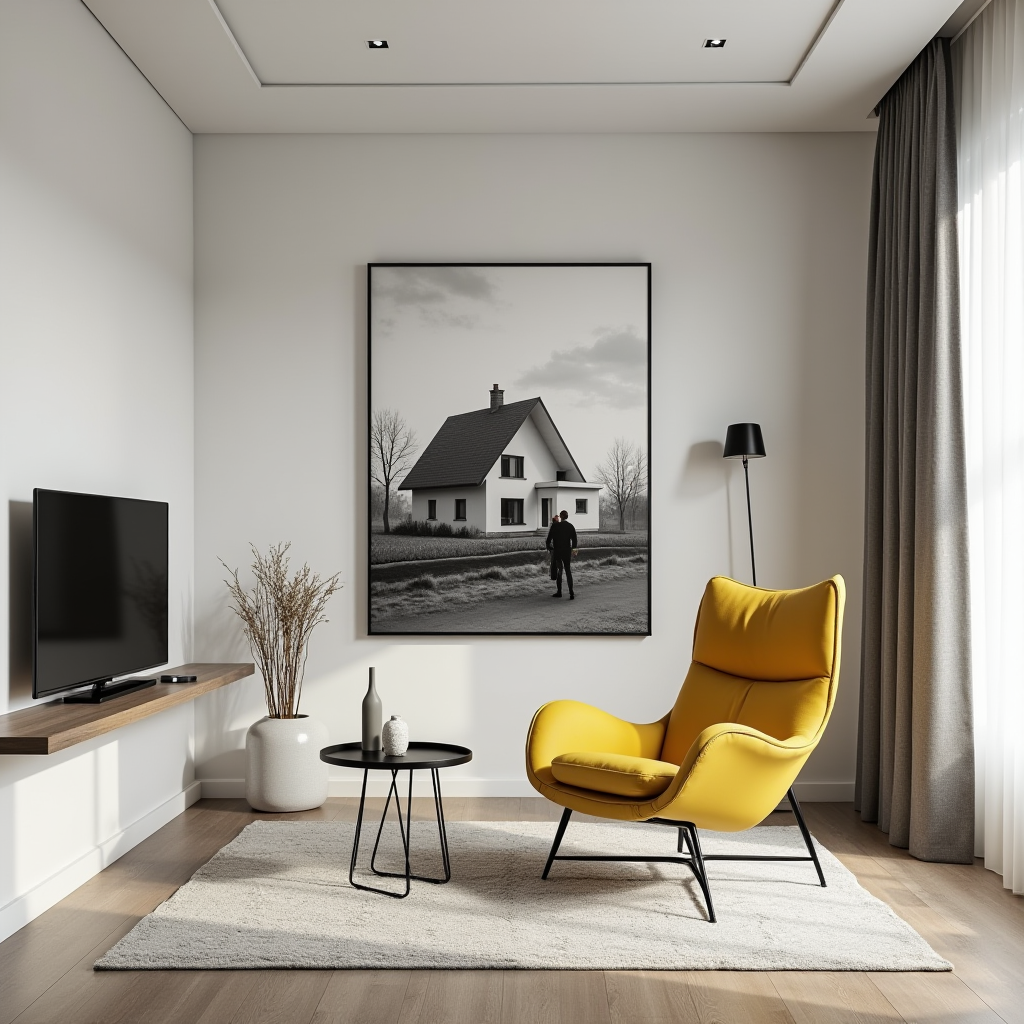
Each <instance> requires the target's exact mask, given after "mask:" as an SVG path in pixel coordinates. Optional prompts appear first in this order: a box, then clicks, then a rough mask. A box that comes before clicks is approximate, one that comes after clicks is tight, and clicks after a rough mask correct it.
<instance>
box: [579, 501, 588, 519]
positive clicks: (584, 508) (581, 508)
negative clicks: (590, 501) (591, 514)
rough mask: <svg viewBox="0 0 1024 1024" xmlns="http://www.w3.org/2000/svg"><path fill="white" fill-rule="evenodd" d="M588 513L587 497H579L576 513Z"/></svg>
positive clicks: (580, 514) (583, 514)
mask: <svg viewBox="0 0 1024 1024" xmlns="http://www.w3.org/2000/svg"><path fill="white" fill-rule="evenodd" d="M586 514H587V499H586V498H577V499H576V515H578V516H585V515H586Z"/></svg>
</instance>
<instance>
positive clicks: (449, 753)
mask: <svg viewBox="0 0 1024 1024" xmlns="http://www.w3.org/2000/svg"><path fill="white" fill-rule="evenodd" d="M320 760H321V761H326V762H327V763H328V764H337V765H341V766H342V767H343V768H388V769H390V770H392V771H395V770H404V769H407V768H450V767H451V766H452V765H455V764H465V763H466V762H467V761H472V760H473V751H472V750H470V749H469V747H460V746H459V745H458V744H457V743H424V742H421V741H420V740H413V742H412V743H410V744H409V749H408V750H407V751H406V752H405V753H404V754H402V755H401V756H399V757H388V756H387V755H386V754H385V753H384V751H383V750H363V746H362V743H360V742H359V741H356V742H355V743H336V744H335V745H334V746H333V747H324V748H323V750H321V751H320Z"/></svg>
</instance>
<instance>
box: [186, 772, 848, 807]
mask: <svg viewBox="0 0 1024 1024" xmlns="http://www.w3.org/2000/svg"><path fill="white" fill-rule="evenodd" d="M374 774H377V773H374ZM202 783H203V797H204V798H206V799H221V800H224V799H237V798H244V797H245V779H203V780H202ZM362 785H363V779H362V776H361V775H358V774H357V773H355V772H352V773H350V774H349V775H347V776H344V777H338V778H333V777H332V778H331V780H330V782H329V783H328V785H327V795H328V796H359V791H360V789H361V788H362ZM404 785H408V781H406V782H405V783H404ZM441 788H442V790H443V791H444V795H445V796H451V797H457V796H485V797H486V796H537V795H538V793H537V791H536V790H535V789H534V788H533V786H531V785H530V784H529V782H527V781H526V779H472V778H468V779H467V778H451V779H448V778H445V777H444V775H443V774H442V776H441ZM794 788H795V789H796V795H797V799H798V800H800V801H801V802H803V803H824V802H826V801H836V802H846V803H848V802H849V801H851V800H852V799H853V783H852V782H797V783H796V784H795V786H794ZM387 791H388V780H386V779H385V778H384V777H383V774H381V777H380V778H374V777H373V776H371V777H370V781H369V783H368V784H367V787H366V792H367V795H368V796H384V795H386V793H387ZM430 792H431V790H430V779H429V776H427V775H424V774H423V773H420V774H419V775H418V776H417V778H416V781H415V784H414V789H413V793H414V794H415V795H416V796H429V795H430ZM402 793H403V795H404V794H405V789H404V787H403V789H402Z"/></svg>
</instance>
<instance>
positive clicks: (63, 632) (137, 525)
mask: <svg viewBox="0 0 1024 1024" xmlns="http://www.w3.org/2000/svg"><path fill="white" fill-rule="evenodd" d="M32 524H33V547H34V551H33V555H34V571H33V577H32V582H33V588H32V589H33V594H32V606H33V607H32V696H33V697H37V698H38V697H50V696H52V695H54V694H57V693H61V692H63V691H65V690H73V689H76V688H78V687H81V686H84V685H87V684H91V686H92V689H91V690H87V691H85V692H84V693H78V694H72V695H71V696H68V697H65V698H64V700H65V701H66V702H68V703H100V702H101V701H103V700H108V699H110V698H112V697H116V696H121V695H122V694H125V693H129V692H131V691H132V690H137V689H141V688H142V687H144V686H152V685H153V684H154V683H155V680H138V679H135V680H129V681H127V682H120V683H112V682H111V681H112V680H113V679H114V678H115V677H117V676H124V675H128V674H130V673H133V672H141V671H144V670H146V669H149V668H154V667H156V666H157V665H164V664H166V663H167V503H166V502H162V501H140V500H138V499H135V498H114V497H109V496H106V495H101V494H74V493H71V492H68V491H48V490H43V489H41V488H36V490H35V491H33V493H32Z"/></svg>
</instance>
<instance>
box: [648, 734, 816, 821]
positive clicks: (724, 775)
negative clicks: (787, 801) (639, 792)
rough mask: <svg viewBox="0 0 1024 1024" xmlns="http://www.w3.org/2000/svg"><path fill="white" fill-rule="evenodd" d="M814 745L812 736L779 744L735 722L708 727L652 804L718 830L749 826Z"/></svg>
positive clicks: (765, 812) (663, 813) (763, 813)
mask: <svg viewBox="0 0 1024 1024" xmlns="http://www.w3.org/2000/svg"><path fill="white" fill-rule="evenodd" d="M815 746H817V741H816V739H813V738H808V737H806V736H794V737H792V738H790V739H785V740H780V739H776V737H774V736H769V735H768V734H767V733H763V732H761V731H760V730H758V729H754V728H752V727H751V726H749V725H740V724H739V723H737V722H722V723H719V724H717V725H712V726H709V727H708V728H707V729H705V730H704V731H703V732H702V733H700V735H699V736H698V737H697V738H696V739H695V740H694V741H693V744H692V745H691V747H690V749H689V750H688V751H687V753H686V757H685V758H684V759H683V763H682V764H681V765H680V766H679V774H678V775H677V776H676V777H675V779H674V780H673V781H672V783H671V784H670V785H669V787H668V789H666V790H665V792H664V793H662V794H661V796H659V797H658V798H657V799H656V800H655V801H654V804H655V807H656V813H657V814H658V815H660V816H664V817H666V818H672V819H678V820H682V821H692V822H694V823H695V824H697V825H699V826H700V827H701V828H709V829H714V830H716V831H721V832H738V831H741V830H743V829H747V828H751V827H752V826H754V825H756V824H758V822H761V821H763V820H764V819H765V818H766V817H767V816H768V815H769V814H770V813H771V812H772V811H773V810H774V809H775V807H777V806H778V803H779V801H780V800H781V799H782V798H783V797H784V796H785V795H786V792H787V791H788V789H789V787H790V786H791V785H792V784H793V782H794V780H795V779H796V777H797V775H798V774H799V773H800V769H801V768H802V767H803V766H804V763H805V762H806V760H807V758H808V757H809V756H810V754H811V751H812V750H814V748H815Z"/></svg>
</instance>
